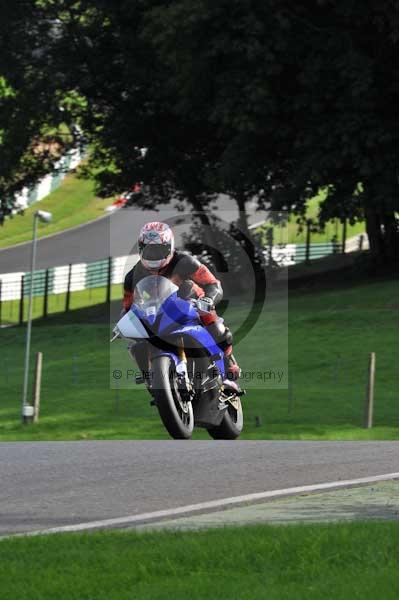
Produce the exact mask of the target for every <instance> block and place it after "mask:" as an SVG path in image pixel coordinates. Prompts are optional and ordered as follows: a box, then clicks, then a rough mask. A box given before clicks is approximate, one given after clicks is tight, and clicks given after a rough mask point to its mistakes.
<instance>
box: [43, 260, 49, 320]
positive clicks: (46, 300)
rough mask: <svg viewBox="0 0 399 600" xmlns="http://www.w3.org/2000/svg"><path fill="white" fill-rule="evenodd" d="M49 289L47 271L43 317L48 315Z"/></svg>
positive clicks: (47, 271)
mask: <svg viewBox="0 0 399 600" xmlns="http://www.w3.org/2000/svg"><path fill="white" fill-rule="evenodd" d="M48 287H49V270H48V269H46V274H45V277H44V298H43V317H47V315H48Z"/></svg>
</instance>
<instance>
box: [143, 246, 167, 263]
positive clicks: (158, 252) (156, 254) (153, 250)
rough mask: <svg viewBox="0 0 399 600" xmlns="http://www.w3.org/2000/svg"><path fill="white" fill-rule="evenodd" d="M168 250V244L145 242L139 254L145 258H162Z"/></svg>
mask: <svg viewBox="0 0 399 600" xmlns="http://www.w3.org/2000/svg"><path fill="white" fill-rule="evenodd" d="M170 252H171V245H170V244H147V245H146V246H144V247H143V249H142V254H141V256H142V257H143V258H145V259H146V260H163V259H164V258H167V257H168V256H169V255H170Z"/></svg>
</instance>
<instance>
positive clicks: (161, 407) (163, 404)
mask: <svg viewBox="0 0 399 600" xmlns="http://www.w3.org/2000/svg"><path fill="white" fill-rule="evenodd" d="M152 371H153V384H152V387H153V395H154V400H155V404H156V406H157V408H158V411H159V415H160V417H161V420H162V423H163V424H164V426H165V428H166V430H167V431H168V433H169V434H170V435H171V437H172V438H174V439H175V440H188V439H190V438H191V435H192V433H193V429H194V413H193V407H192V405H191V402H185V401H183V400H182V399H181V397H180V394H179V390H178V388H177V374H176V371H175V366H174V363H173V361H172V360H171V359H170V357H169V356H158V357H157V358H155V359H154V360H153V363H152Z"/></svg>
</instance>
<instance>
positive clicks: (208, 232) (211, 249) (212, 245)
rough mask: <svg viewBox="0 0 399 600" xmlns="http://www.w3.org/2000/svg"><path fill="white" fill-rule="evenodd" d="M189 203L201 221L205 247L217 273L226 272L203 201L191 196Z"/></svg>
mask: <svg viewBox="0 0 399 600" xmlns="http://www.w3.org/2000/svg"><path fill="white" fill-rule="evenodd" d="M188 201H189V202H190V204H191V206H192V207H193V209H194V212H193V215H194V216H195V217H198V219H199V221H200V222H201V225H202V226H203V240H202V243H203V246H204V248H205V249H206V250H207V252H208V254H209V256H210V257H211V260H212V263H213V265H214V267H215V269H216V271H218V272H222V271H224V270H225V262H224V259H223V256H221V254H220V252H219V250H218V248H217V244H216V236H215V233H214V228H213V227H212V224H211V221H210V219H209V216H208V215H207V213H206V212H205V211H204V209H203V207H202V204H201V201H200V199H199V198H198V197H197V196H195V195H192V196H189V197H188Z"/></svg>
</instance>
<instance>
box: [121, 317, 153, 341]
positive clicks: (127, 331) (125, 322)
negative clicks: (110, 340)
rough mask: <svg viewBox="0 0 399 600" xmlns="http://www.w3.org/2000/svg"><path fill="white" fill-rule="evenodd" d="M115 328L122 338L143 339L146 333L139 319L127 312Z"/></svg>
mask: <svg viewBox="0 0 399 600" xmlns="http://www.w3.org/2000/svg"><path fill="white" fill-rule="evenodd" d="M117 327H118V329H119V331H120V333H121V335H122V336H123V337H124V338H128V339H145V338H148V333H147V331H146V329H145V327H144V325H143V324H142V323H141V321H140V319H139V318H138V317H137V316H136V315H135V314H134V312H132V311H131V310H129V311H128V312H127V313H126V314H125V315H124V316H123V317H122V318H121V319H120V320H119V321H118V323H117Z"/></svg>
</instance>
